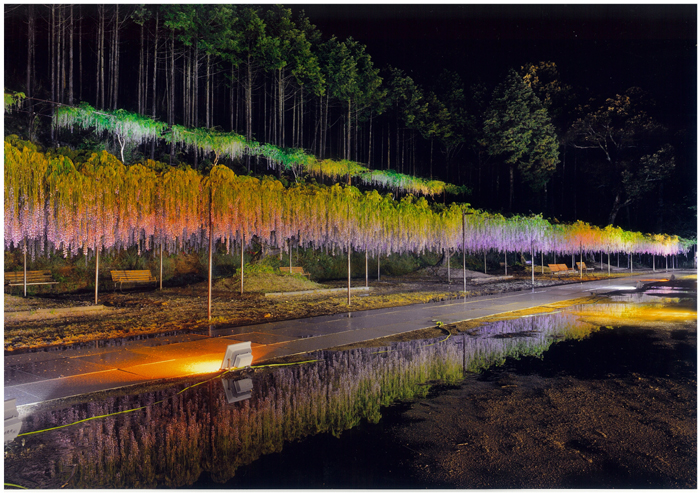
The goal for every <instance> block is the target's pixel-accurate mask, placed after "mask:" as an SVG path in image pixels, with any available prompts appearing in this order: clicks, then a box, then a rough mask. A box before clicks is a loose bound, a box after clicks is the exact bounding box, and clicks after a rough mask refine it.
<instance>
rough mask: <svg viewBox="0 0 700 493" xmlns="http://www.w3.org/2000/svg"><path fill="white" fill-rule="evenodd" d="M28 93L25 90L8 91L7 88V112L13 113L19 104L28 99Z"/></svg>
mask: <svg viewBox="0 0 700 493" xmlns="http://www.w3.org/2000/svg"><path fill="white" fill-rule="evenodd" d="M26 97H27V96H26V95H25V94H24V93H23V92H12V91H10V92H8V91H7V89H6V90H5V113H12V111H13V110H14V109H15V108H17V107H18V106H19V104H20V103H21V102H22V101H24V99H26Z"/></svg>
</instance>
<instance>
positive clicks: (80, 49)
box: [78, 6, 83, 101]
mask: <svg viewBox="0 0 700 493" xmlns="http://www.w3.org/2000/svg"><path fill="white" fill-rule="evenodd" d="M78 16H79V17H80V20H79V23H78V87H79V89H78V100H80V101H82V100H83V9H82V6H81V7H79V11H78Z"/></svg>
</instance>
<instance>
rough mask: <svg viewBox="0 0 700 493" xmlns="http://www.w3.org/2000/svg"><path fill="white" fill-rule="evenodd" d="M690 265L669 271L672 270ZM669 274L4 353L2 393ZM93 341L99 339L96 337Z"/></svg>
mask: <svg viewBox="0 0 700 493" xmlns="http://www.w3.org/2000/svg"><path fill="white" fill-rule="evenodd" d="M691 273H692V274H694V273H695V272H694V271H674V274H675V275H676V276H679V275H683V274H691ZM668 275H670V273H662V272H656V273H650V272H646V273H642V274H638V275H635V276H630V277H626V278H615V279H610V280H602V281H592V282H584V283H575V284H566V285H560V286H550V287H546V288H538V289H536V290H534V291H531V290H527V291H520V292H515V293H506V294H502V295H495V296H484V297H480V298H469V299H466V300H451V301H445V302H440V303H429V304H420V305H409V306H403V307H396V308H386V309H379V310H367V311H363V312H354V313H345V314H338V315H331V316H323V317H314V318H305V319H299V320H287V321H282V322H271V323H265V324H259V325H250V326H245V327H234V328H218V327H217V328H214V329H212V330H210V332H209V334H183V335H178V336H171V337H155V338H152V339H148V340H144V341H134V342H129V343H125V344H124V345H122V346H118V347H91V348H82V349H68V350H63V351H61V350H57V351H49V352H35V353H25V354H18V355H10V356H6V357H5V358H4V360H5V388H4V391H5V399H10V398H13V397H14V398H16V399H17V405H18V406H22V405H27V404H35V403H40V402H44V401H48V400H51V399H57V398H63V397H70V396H76V395H82V394H86V393H90V392H95V391H100V390H108V389H115V388H119V387H124V386H128V385H133V384H137V383H144V382H149V381H154V380H159V379H164V378H177V377H186V376H190V375H195V374H202V373H209V372H214V371H216V370H218V369H219V367H220V365H221V361H222V359H223V355H224V351H225V349H226V346H228V345H229V344H234V343H236V342H242V341H251V343H252V346H253V356H254V364H257V363H260V362H262V361H265V360H270V359H272V358H276V357H281V356H290V355H294V354H299V353H306V352H312V351H317V350H322V349H329V348H333V347H337V346H342V345H345V344H352V343H357V342H362V341H367V340H371V339H376V338H379V337H384V336H388V335H394V334H399V333H403V332H410V331H413V330H417V329H423V328H426V327H433V326H435V324H436V322H438V321H440V322H443V323H445V324H449V323H454V322H460V321H464V320H472V319H476V318H481V317H486V316H490V315H496V314H500V313H506V312H511V311H515V310H522V309H527V308H532V307H535V306H540V305H545V304H548V303H554V302H558V301H564V300H569V299H574V298H579V297H582V296H589V295H590V294H592V293H594V292H609V291H614V290H617V289H619V288H623V289H624V288H627V289H629V288H634V286H635V285H636V283H637V282H638V281H640V280H647V279H649V280H653V279H663V278H665V277H666V276H668ZM96 346H99V345H98V344H96Z"/></svg>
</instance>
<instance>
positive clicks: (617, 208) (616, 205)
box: [608, 191, 625, 226]
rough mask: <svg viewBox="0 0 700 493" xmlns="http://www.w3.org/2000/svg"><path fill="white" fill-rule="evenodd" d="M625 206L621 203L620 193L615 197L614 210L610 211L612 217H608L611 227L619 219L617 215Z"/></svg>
mask: <svg viewBox="0 0 700 493" xmlns="http://www.w3.org/2000/svg"><path fill="white" fill-rule="evenodd" d="M624 205H625V204H622V203H620V192H619V191H618V192H617V194H616V195H615V201H614V202H613V205H612V209H611V210H610V216H609V217H608V224H610V225H611V226H612V225H613V224H615V218H617V213H618V212H620V209H622V207H623V206H624Z"/></svg>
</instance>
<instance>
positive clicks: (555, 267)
mask: <svg viewBox="0 0 700 493" xmlns="http://www.w3.org/2000/svg"><path fill="white" fill-rule="evenodd" d="M547 266H548V267H549V270H550V271H551V273H552V276H554V275H555V274H556V275H559V274H572V273H573V272H574V271H573V270H572V269H569V268H568V267H567V266H566V264H547Z"/></svg>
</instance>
